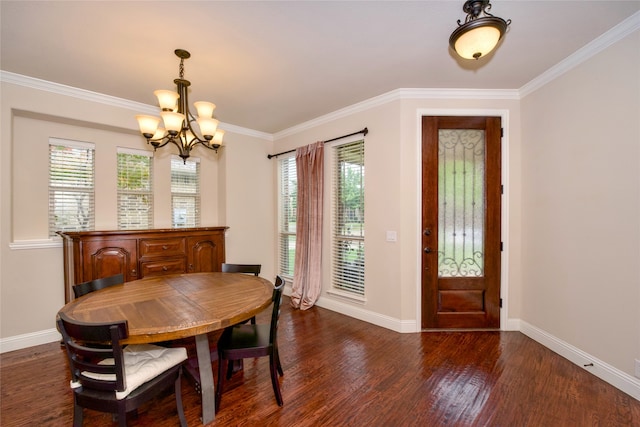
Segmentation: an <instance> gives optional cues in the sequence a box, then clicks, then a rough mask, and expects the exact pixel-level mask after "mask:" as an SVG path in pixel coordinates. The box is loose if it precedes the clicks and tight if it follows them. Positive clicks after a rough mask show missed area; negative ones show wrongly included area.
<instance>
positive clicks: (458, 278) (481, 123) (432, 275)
mask: <svg viewBox="0 0 640 427" xmlns="http://www.w3.org/2000/svg"><path fill="white" fill-rule="evenodd" d="M500 144H501V124H500V118H499V117H423V118H422V328H423V329H432V328H435V329H441V328H442V329H450V328H456V329H457V328H461V329H476V328H499V327H500V251H501V242H500V202H501V179H500V176H501V172H500V164H501V161H500V157H501V148H500Z"/></svg>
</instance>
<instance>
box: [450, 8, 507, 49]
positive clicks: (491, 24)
mask: <svg viewBox="0 0 640 427" xmlns="http://www.w3.org/2000/svg"><path fill="white" fill-rule="evenodd" d="M462 10H463V11H464V12H465V13H466V14H467V17H466V18H465V20H464V24H461V23H460V20H459V19H458V28H456V29H455V31H454V32H453V33H451V37H449V46H451V48H452V49H453V50H455V51H456V53H457V54H458V55H460V56H461V57H463V58H465V59H478V58H480V57H482V56H485V55H487V54H488V53H489V52H491V51H492V50H493V49H494V48H495V47H496V45H497V44H498V42H499V41H500V39H501V38H502V36H503V35H504V33H505V32H506V31H507V27H508V26H509V25H510V24H511V19H509V20H507V21H505V20H504V19H502V18H498V17H496V16H493V15H491V14H490V13H488V12H487V11H488V10H491V3H489V0H468V1H465V3H464V6H462ZM480 13H482V14H484V16H483V17H481V18H479V15H480Z"/></svg>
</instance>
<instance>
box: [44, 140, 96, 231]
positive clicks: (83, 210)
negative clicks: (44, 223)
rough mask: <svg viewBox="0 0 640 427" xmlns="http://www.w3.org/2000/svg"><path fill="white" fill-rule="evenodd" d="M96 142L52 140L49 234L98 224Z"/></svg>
mask: <svg viewBox="0 0 640 427" xmlns="http://www.w3.org/2000/svg"><path fill="white" fill-rule="evenodd" d="M94 189H95V150H94V144H91V143H87V142H79V141H69V140H62V139H56V138H50V139H49V237H54V236H55V235H56V231H87V230H93V229H94V227H95V201H94V200H95V194H94V193H95V190H94Z"/></svg>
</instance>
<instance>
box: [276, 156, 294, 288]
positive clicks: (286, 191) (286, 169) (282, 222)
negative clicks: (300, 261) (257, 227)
mask: <svg viewBox="0 0 640 427" xmlns="http://www.w3.org/2000/svg"><path fill="white" fill-rule="evenodd" d="M278 164H279V172H280V173H279V181H280V182H279V189H280V191H279V197H278V199H279V212H278V213H279V215H278V216H279V221H278V232H279V271H280V273H279V274H280V275H282V276H283V277H285V278H288V279H293V267H294V264H295V254H296V213H297V210H296V208H297V200H298V179H297V176H296V158H295V156H289V157H285V158H282V159H279V160H278Z"/></svg>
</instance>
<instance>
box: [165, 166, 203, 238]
mask: <svg viewBox="0 0 640 427" xmlns="http://www.w3.org/2000/svg"><path fill="white" fill-rule="evenodd" d="M171 210H172V216H171V218H172V225H173V227H176V228H180V227H183V228H187V227H198V226H200V159H198V158H194V157H189V158H188V159H187V161H186V163H185V162H184V161H183V160H182V159H181V158H180V157H171Z"/></svg>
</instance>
